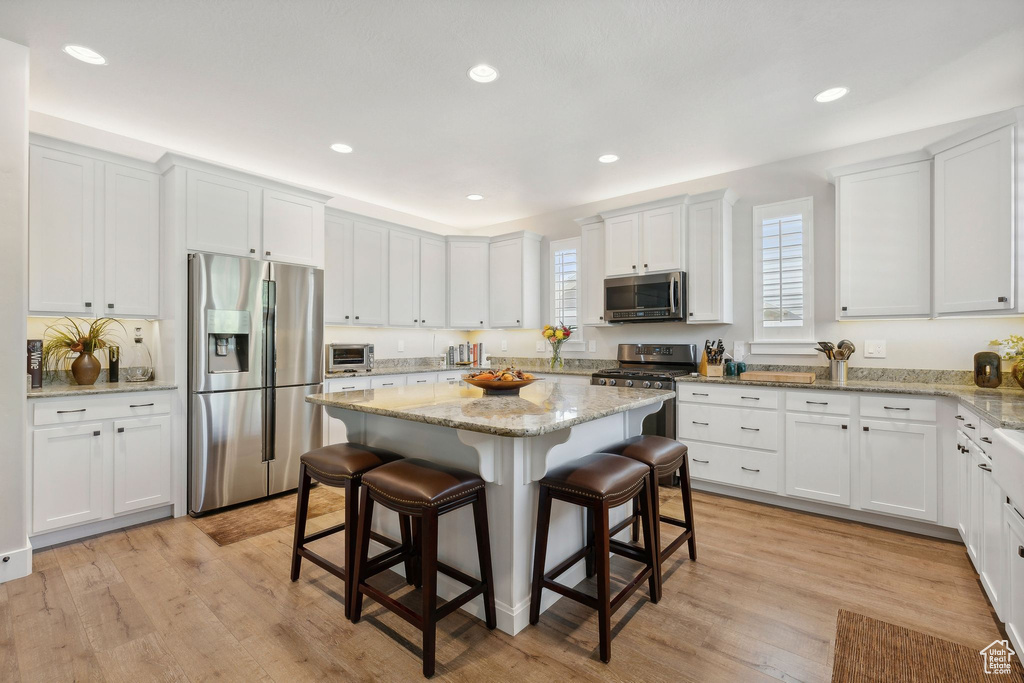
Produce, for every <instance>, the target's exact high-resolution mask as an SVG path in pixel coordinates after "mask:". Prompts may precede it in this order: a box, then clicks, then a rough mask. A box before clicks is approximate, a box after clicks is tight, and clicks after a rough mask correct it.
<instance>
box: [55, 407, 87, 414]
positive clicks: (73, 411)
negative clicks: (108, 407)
mask: <svg viewBox="0 0 1024 683" xmlns="http://www.w3.org/2000/svg"><path fill="white" fill-rule="evenodd" d="M86 410H87V408H79V409H78V410H58V411H57V414H58V415H67V414H68V413H84V412H85V411H86Z"/></svg>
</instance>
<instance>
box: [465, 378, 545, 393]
mask: <svg viewBox="0 0 1024 683" xmlns="http://www.w3.org/2000/svg"><path fill="white" fill-rule="evenodd" d="M462 381H463V382H465V383H466V384H472V385H473V386H474V387H480V388H481V389H483V390H484V393H485V394H496V395H500V394H517V393H519V390H520V389H522V388H523V387H525V386H529V385H531V384H533V383H534V382H536V381H537V378H536V377H534V378H533V379H520V380H516V381H515V382H502V381H501V380H500V379H473V378H472V377H469V376H463V378H462Z"/></svg>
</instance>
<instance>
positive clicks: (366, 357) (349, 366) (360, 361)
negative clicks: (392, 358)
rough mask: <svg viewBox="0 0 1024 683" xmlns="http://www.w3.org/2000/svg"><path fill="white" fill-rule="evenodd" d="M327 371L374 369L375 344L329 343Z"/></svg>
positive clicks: (325, 364) (325, 366)
mask: <svg viewBox="0 0 1024 683" xmlns="http://www.w3.org/2000/svg"><path fill="white" fill-rule="evenodd" d="M324 368H325V369H326V371H327V372H360V371H366V370H373V344H328V345H327V362H326V363H324Z"/></svg>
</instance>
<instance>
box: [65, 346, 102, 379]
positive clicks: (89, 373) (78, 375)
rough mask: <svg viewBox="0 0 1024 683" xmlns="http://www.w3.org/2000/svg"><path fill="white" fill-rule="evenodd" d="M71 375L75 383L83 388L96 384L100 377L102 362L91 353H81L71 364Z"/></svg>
mask: <svg viewBox="0 0 1024 683" xmlns="http://www.w3.org/2000/svg"><path fill="white" fill-rule="evenodd" d="M71 374H72V375H74V377H75V382H77V383H78V384H81V385H82V386H89V385H90V384H95V383H96V378H97V377H99V376H100V362H99V361H98V360H96V356H94V355H92V354H91V353H84V352H83V353H80V354H78V358H76V359H75V360H74V362H73V363H72V364H71Z"/></svg>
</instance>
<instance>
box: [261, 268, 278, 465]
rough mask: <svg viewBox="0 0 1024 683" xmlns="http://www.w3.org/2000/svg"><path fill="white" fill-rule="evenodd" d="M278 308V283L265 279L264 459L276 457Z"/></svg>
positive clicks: (268, 459)
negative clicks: (276, 342) (275, 371)
mask: <svg viewBox="0 0 1024 683" xmlns="http://www.w3.org/2000/svg"><path fill="white" fill-rule="evenodd" d="M276 308H277V283H276V282H274V281H273V280H264V281H263V362H264V369H263V378H264V389H263V396H264V401H263V460H264V461H265V462H266V461H270V460H273V459H274V423H275V415H274V389H273V386H274V384H275V373H274V369H275V365H276V360H277V359H276V356H277V349H276V347H275V340H276V337H277V330H276V316H275V309H276Z"/></svg>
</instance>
